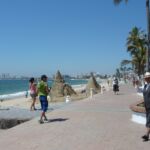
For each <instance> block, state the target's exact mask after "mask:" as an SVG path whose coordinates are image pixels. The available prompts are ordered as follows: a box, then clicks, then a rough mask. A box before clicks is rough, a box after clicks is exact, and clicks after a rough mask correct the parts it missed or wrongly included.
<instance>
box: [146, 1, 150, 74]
mask: <svg viewBox="0 0 150 150" xmlns="http://www.w3.org/2000/svg"><path fill="white" fill-rule="evenodd" d="M146 13H147V32H148V50H147V53H146V59H147V61H146V71H150V10H149V0H146Z"/></svg>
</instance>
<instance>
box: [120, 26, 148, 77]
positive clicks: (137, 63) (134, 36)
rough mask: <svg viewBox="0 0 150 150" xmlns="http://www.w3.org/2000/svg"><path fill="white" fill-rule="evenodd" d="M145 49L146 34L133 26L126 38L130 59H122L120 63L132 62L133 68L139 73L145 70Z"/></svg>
mask: <svg viewBox="0 0 150 150" xmlns="http://www.w3.org/2000/svg"><path fill="white" fill-rule="evenodd" d="M146 51H147V36H146V34H145V33H144V31H142V30H141V29H140V28H137V27H134V28H133V29H132V30H131V32H129V36H128V38H127V52H129V53H130V55H131V60H123V61H122V62H121V65H122V66H124V65H127V64H129V63H130V64H132V67H133V70H134V71H135V72H136V73H137V74H138V76H139V77H140V75H143V74H144V72H145V66H146Z"/></svg>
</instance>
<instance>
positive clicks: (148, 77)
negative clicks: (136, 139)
mask: <svg viewBox="0 0 150 150" xmlns="http://www.w3.org/2000/svg"><path fill="white" fill-rule="evenodd" d="M144 79H145V81H146V84H145V86H144V89H143V97H144V105H145V110H146V128H147V130H146V134H145V135H143V136H142V138H143V140H144V141H148V140H149V135H150V72H146V73H145V76H144Z"/></svg>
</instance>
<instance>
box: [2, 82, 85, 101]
mask: <svg viewBox="0 0 150 150" xmlns="http://www.w3.org/2000/svg"><path fill="white" fill-rule="evenodd" d="M65 82H66V83H68V84H69V85H71V86H74V87H79V86H81V85H83V84H87V80H79V79H75V80H72V79H66V80H65ZM52 84H53V80H48V85H49V87H51V86H52ZM28 93H29V80H21V79H16V80H0V100H5V99H11V98H16V97H21V96H25V95H26V94H28Z"/></svg>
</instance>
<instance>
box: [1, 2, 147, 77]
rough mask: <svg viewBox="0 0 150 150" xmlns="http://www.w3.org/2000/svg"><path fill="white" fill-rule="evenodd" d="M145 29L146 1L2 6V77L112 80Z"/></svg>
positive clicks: (11, 3) (38, 3)
mask: <svg viewBox="0 0 150 150" xmlns="http://www.w3.org/2000/svg"><path fill="white" fill-rule="evenodd" d="M146 25H147V24H146V8H145V1H142V0H138V1H137V0H129V3H128V4H125V3H121V4H120V5H119V6H115V5H114V4H113V0H0V56H1V57H0V74H1V73H10V74H12V75H28V76H38V75H41V74H43V73H45V74H47V75H52V74H55V73H56V71H57V70H58V69H59V70H60V71H61V72H62V73H63V74H71V75H72V74H80V73H87V72H90V71H95V72H99V73H101V74H112V73H114V72H115V70H116V68H117V67H119V65H120V62H121V60H123V59H129V58H130V57H129V54H128V53H127V52H126V46H125V44H126V38H127V36H128V33H129V31H130V30H131V29H132V28H133V27H134V26H137V27H140V28H142V29H144V30H145V31H146V29H147V26H146Z"/></svg>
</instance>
